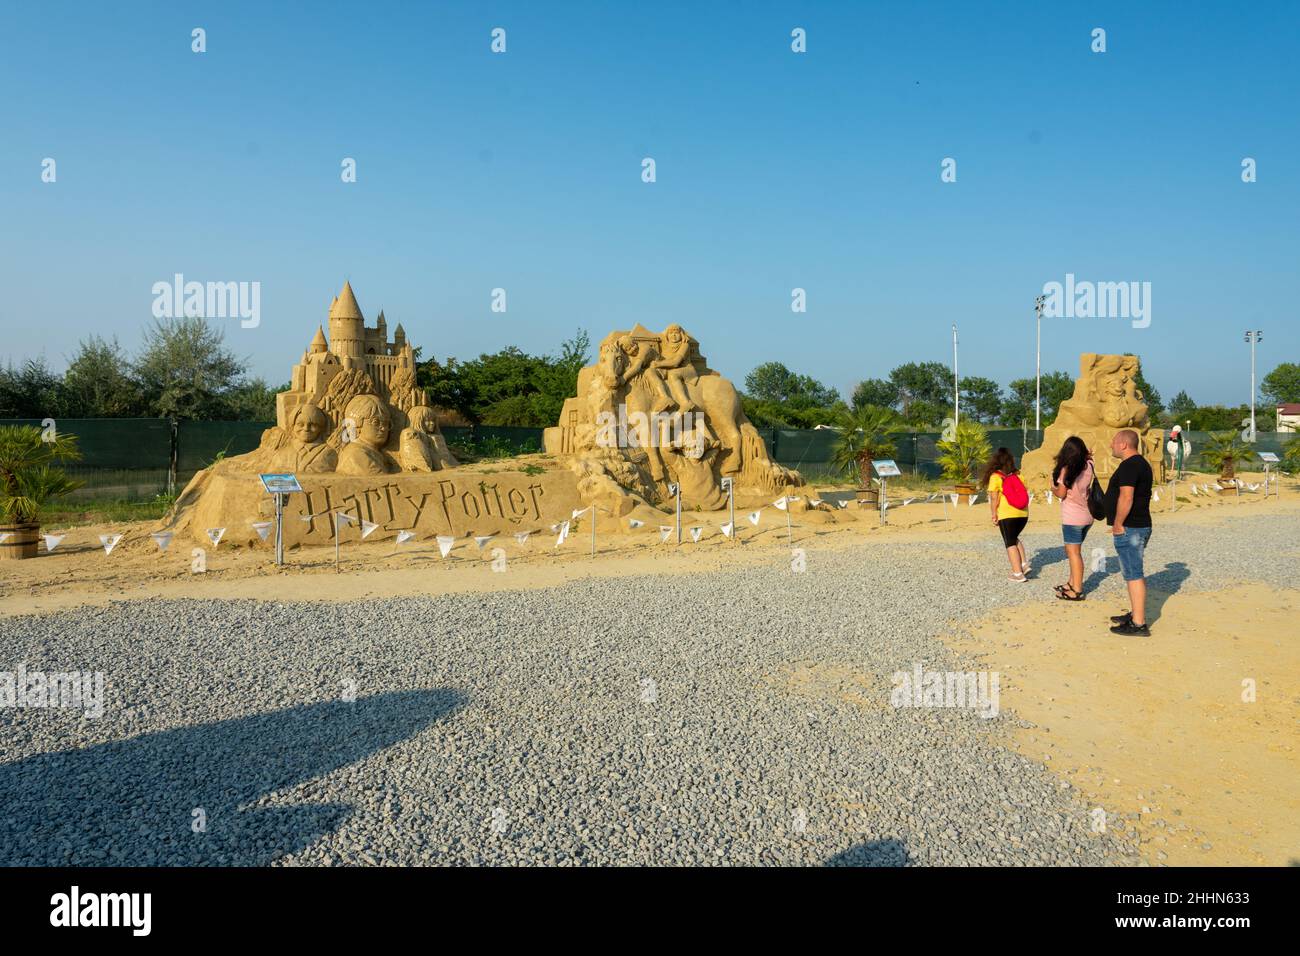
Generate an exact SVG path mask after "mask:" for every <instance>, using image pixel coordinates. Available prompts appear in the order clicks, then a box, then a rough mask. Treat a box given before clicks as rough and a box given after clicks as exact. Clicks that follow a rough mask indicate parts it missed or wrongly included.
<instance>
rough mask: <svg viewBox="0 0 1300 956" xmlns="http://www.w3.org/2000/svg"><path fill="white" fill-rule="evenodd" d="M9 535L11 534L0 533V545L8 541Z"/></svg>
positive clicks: (7, 532) (6, 532)
mask: <svg viewBox="0 0 1300 956" xmlns="http://www.w3.org/2000/svg"><path fill="white" fill-rule="evenodd" d="M10 534H12V532H9V531H0V544H4V543H5V542H6V541H8V540H9V535H10Z"/></svg>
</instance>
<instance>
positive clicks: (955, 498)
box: [948, 495, 958, 504]
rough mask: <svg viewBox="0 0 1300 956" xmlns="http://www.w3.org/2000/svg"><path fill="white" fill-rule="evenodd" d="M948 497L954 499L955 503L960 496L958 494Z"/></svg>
mask: <svg viewBox="0 0 1300 956" xmlns="http://www.w3.org/2000/svg"><path fill="white" fill-rule="evenodd" d="M948 497H949V498H951V499H952V503H953V504H956V503H957V497H958V496H957V495H949V496H948Z"/></svg>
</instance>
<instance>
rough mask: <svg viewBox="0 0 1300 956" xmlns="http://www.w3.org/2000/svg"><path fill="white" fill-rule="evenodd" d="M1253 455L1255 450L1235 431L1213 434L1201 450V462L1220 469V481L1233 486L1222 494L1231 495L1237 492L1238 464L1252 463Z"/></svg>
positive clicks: (1225, 489)
mask: <svg viewBox="0 0 1300 956" xmlns="http://www.w3.org/2000/svg"><path fill="white" fill-rule="evenodd" d="M1253 454H1254V450H1253V449H1252V448H1251V447H1250V445H1248V444H1246V443H1245V442H1243V441H1242V440H1241V438H1240V437H1239V436H1238V435H1237V433H1236V432H1235V431H1226V432H1211V434H1210V437H1209V438H1208V439H1206V442H1205V447H1204V448H1202V449H1201V461H1203V462H1205V463H1206V464H1207V465H1209V466H1210V467H1211V468H1217V469H1219V481H1220V482H1223V483H1225V484H1231V485H1232V486H1233V487H1232V489H1229V488H1224V489H1223V491H1221V492H1220V494H1229V493H1235V490H1236V484H1237V463H1238V462H1246V461H1250V459H1251V457H1252V456H1253Z"/></svg>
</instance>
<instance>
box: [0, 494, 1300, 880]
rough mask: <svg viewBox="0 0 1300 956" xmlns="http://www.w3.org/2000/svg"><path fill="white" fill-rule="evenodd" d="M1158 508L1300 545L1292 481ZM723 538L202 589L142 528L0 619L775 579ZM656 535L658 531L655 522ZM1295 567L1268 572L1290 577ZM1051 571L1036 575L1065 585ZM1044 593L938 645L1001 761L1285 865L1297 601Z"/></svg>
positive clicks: (803, 538)
mask: <svg viewBox="0 0 1300 956" xmlns="http://www.w3.org/2000/svg"><path fill="white" fill-rule="evenodd" d="M1207 480H1208V479H1207ZM1249 480H1252V481H1254V480H1257V479H1256V478H1253V477H1252V478H1250V479H1249ZM1180 491H1182V489H1181V488H1180ZM900 497H901V496H900ZM1170 504H1171V502H1170V500H1169V496H1168V495H1167V494H1164V495H1163V496H1162V500H1161V502H1160V503H1159V504H1156V505H1153V511H1154V512H1155V514H1156V521H1157V524H1163V523H1166V522H1169V523H1215V522H1222V521H1225V520H1230V519H1231V518H1232V517H1233V516H1234V515H1244V514H1253V515H1261V514H1268V515H1276V517H1277V520H1279V521H1285V522H1294V523H1296V525H1297V527H1298V528H1300V487H1298V486H1297V485H1296V484H1295V483H1294V482H1289V481H1287V482H1284V483H1283V487H1282V494H1281V497H1280V498H1269V499H1265V498H1263V497H1262V495H1261V494H1259V493H1254V494H1245V495H1242V496H1241V497H1240V498H1238V497H1235V496H1229V497H1224V496H1217V495H1216V496H1213V497H1209V496H1196V497H1191V496H1186V497H1185V492H1183V493H1182V494H1180V501H1179V503H1178V505H1177V510H1176V512H1174V513H1171V511H1170ZM1049 507H1050V510H1051V512H1052V513H1051V514H1050V515H1049V514H1047V513H1046V512H1047V511H1048V508H1049ZM1058 508H1059V506H1054V507H1051V506H1044V505H1043V504H1041V503H1039V504H1036V505H1035V507H1034V509H1033V512H1032V518H1031V530H1039V531H1041V530H1043V529H1044V526H1045V525H1046V526H1048V527H1051V526H1055V525H1056V523H1057V521H1058V516H1057V513H1056V512H1057V510H1058ZM725 520H726V517H725V515H723V516H719V515H715V514H704V515H695V514H688V515H686V516H684V520H683V526H684V527H685V528H689V527H691V526H701V527H703V528H704V531H703V533H702V536H701V540H700V541H699V543H693V542H692V541H691V539H690V535H689V533H688V532H684V535H683V537H684V543H683V544H682V545H680V546H679V545H677V544H676V543H675V540H674V539H672V538H670V540H669V542H668V543H666V544H661V543H660V540H659V534H658V531H657V526H656V525H654V524H653V523H647V524H646V525H645V526H644V527H642V528H639V529H636V530H631V531H630V530H628V528H627V524H626V520H623V521H619V522H616V521H614V520H613V519H607V518H605V519H601V521H600V523H599V524H598V526H597V538H596V547H597V554H596V556H595V557H594V558H593V557H592V556H591V554H590V548H591V537H590V526H589V525H587V524H585V523H584V522H583V521H579V522H578V523H576V525H575V527H574V529H573V531H572V533H571V535H570V537H569V539H568V541H566V542H565V544H563V545H562V546H559V547H556V546H555V535H554V534H553V533H552V532H550V531H547V530H540V531H538V532H537V533H535V534H533V536H532V537H531V539H530V540H529V542H528V543H527V544H525V545H522V546H521V545H519V544H517V543H516V542H515V541H514V540H513V539H511V538H510V537H508V536H506V537H498V538H496V539H494V540H492V541H491V542H489V543H488V544H487V545H486V547H484V548H483V549H482V550H481V551H480V549H479V548H478V547H477V546H476V545H475V544H474V542H473V541H471V540H467V539H462V540H460V541H458V542H457V544H456V546H455V549H454V550H453V552H452V554H451V557H449V558H447V559H443V558H442V557H440V555H439V552H438V549H437V546H436V544H435V543H434V542H433V541H432V540H418V541H413V542H409V543H407V544H405V545H402V546H395V545H394V544H393V542H392V541H391V540H390V541H386V542H379V543H369V542H361V541H359V540H357V533H356V532H355V530H353V531H350V532H348V531H345V540H344V542H343V544H342V549H341V559H340V563H339V566H338V570H337V571H336V568H335V564H334V552H333V549H307V550H301V551H299V550H294V551H291V552H289V554H288V559H287V563H286V564H285V566H283V567H281V568H276V567H275V566H274V564H273V563H272V562H271V555H270V551H269V548H257V549H248V548H231V547H230V546H228V545H222V546H220V547H218V548H215V549H213V548H208V549H207V555H206V561H207V571H206V572H205V573H199V574H196V573H192V572H191V549H192V548H194V547H195V544H194V543H193V542H191V541H189V540H181V539H177V540H176V541H175V542H173V544H172V546H171V548H170V549H169V550H168V551H167V552H159V550H158V549H157V547H156V546H155V545H154V543H153V542H152V541H151V540H150V539H149V537H148V532H149V531H150V530H152V529H153V527H154V526H153V524H151V523H136V524H128V525H119V526H115V527H78V528H72V529H69V530H68V535H67V537H66V539H65V540H64V541H63V543H62V545H61V546H60V547H59V548H58V549H57V550H56V551H55V552H54V553H53V554H46V553H44V550H43V549H42V554H41V555H40V557H39V558H37V559H35V560H28V561H8V562H4V563H3V564H0V617H3V616H7V615H13V614H27V613H46V612H50V611H54V610H57V609H62V608H69V607H77V606H82V605H88V604H92V605H102V604H106V603H108V602H111V601H122V600H147V599H151V598H181V597H196V598H255V599H264V600H321V601H352V600H358V599H363V598H366V597H369V596H400V595H411V594H439V593H449V592H463V591H482V590H503V589H531V588H548V587H554V586H556V585H558V584H561V583H563V582H565V581H568V580H574V579H581V578H588V577H592V576H600V577H618V576H624V575H635V574H641V573H656V574H664V573H681V574H699V573H707V572H708V571H711V570H719V569H724V568H737V567H744V566H745V565H746V564H747V563H758V562H763V563H770V560H771V556H772V554H773V552H774V550H782V549H786V548H788V547H790V543H789V540H788V538H787V530H786V515H785V514H784V513H783V512H781V511H778V510H777V509H775V508H773V507H770V506H769V507H766V508H764V509H763V511H762V516H761V520H760V523H759V524H758V526H754V525H751V524H750V523H749V522H748V521H746V520H745V518H744V516H743V514H741V513H738V515H737V521H738V524H739V525H740V529H741V530H740V540H738V541H733V540H729V539H727V538H726V537H725V536H723V535H722V533H721V532H720V531H719V525H721V524H722V522H723V521H725ZM671 523H672V518H671V516H667V517H665V518H664V519H663V524H671ZM792 523H793V531H792V538H793V546H794V547H796V548H805V549H809V550H812V549H822V548H850V547H861V546H862V545H863V544H864V543H867V544H878V545H880V546H887V545H888V544H889V543H890V542H895V541H945V542H961V541H976V540H979V539H980V538H982V537H987V536H990V535H992V534H994V531H993V529H992V527H991V525H990V517H989V512H988V506H987V504H986V503H985V502H984V501H980V502H979V503H977V504H976V505H974V506H971V507H968V506H966V505H964V504H963V505H960V506H957V507H953V506H952V505H947V506H946V507H945V506H944V505H942V504H940V503H938V502H934V503H922V502H913V503H912V504H910V505H907V506H902V505H901V501H899V502H898V503H897V506H896V507H895V508H893V509H891V510H890V513H889V523H888V524H887V525H886V526H884V527H881V526H880V525H879V519H878V516H877V515H876V513H875V512H874V511H867V510H862V511H859V510H857V509H856V507H855V506H852V505H851V506H850V507H849V508H848V509H845V510H835V511H831V512H820V511H819V512H811V513H804V514H796V515H794V516H793V518H792ZM102 533H121V534H123V535H124V538H123V540H122V542H121V543H120V544H119V545H118V546H117V547H116V548H115V549H114V551H113V552H112V554H109V555H106V554H105V553H104V550H103V548H102V546H101V545H100V543H99V540H98V536H99V535H100V534H102ZM496 548H500V549H501V551H502V553H504V555H505V559H506V560H505V571H504V573H495V572H494V571H493V557H494V555H493V550H494V549H496ZM1297 553H1300V535H1298V536H1297ZM1297 553H1293V554H1290V555H1279V556H1278V560H1279V561H1284V562H1291V563H1292V564H1294V563H1295V559H1296V557H1297ZM1205 557H1206V559H1207V560H1211V559H1212V557H1211V556H1205ZM499 564H500V562H499V561H498V565H499ZM1063 568H1064V565H1058V566H1057V567H1055V568H1053V569H1052V571H1051V573H1053V574H1057V575H1058V576H1061V574H1062V569H1063ZM1042 591H1043V594H1044V597H1043V600H1042V601H1038V602H1033V603H1030V604H1028V605H1025V606H1021V607H1018V608H1016V609H1014V610H1008V611H1005V612H999V613H998V614H996V615H994V617H993V618H991V619H989V620H984V621H970V622H965V621H964V622H960V623H959V624H958V625H957V628H956V630H955V633H954V634H953V635H952V637H951V642H952V644H953V646H954V647H955V648H956V649H958V650H960V651H961V652H963V653H966V654H968V655H970V656H972V657H974V658H976V659H977V660H979V661H980V663H981V665H982V667H984V668H986V669H992V670H997V671H999V673H1001V674H1002V675H1003V679H1002V705H1003V706H1004V707H1006V708H1009V709H1010V710H1012V711H1014V713H1015V714H1016V715H1017V716H1018V717H1020V718H1021V719H1022V720H1023V721H1025V722H1027V724H1028V726H1026V727H1025V728H1024V729H1022V730H1019V731H1016V732H1015V733H1014V734H1013V737H1012V739H1011V740H1010V741H1009V744H1010V745H1011V746H1014V747H1016V748H1018V749H1019V750H1020V751H1021V752H1022V753H1024V754H1025V755H1026V756H1029V757H1031V758H1033V759H1035V760H1039V761H1041V762H1044V763H1045V764H1046V765H1047V766H1048V767H1050V768H1051V769H1052V770H1053V771H1054V772H1056V773H1058V774H1060V775H1061V776H1062V777H1064V778H1067V779H1068V780H1070V782H1071V783H1073V784H1074V785H1075V786H1077V787H1079V788H1080V789H1081V790H1082V791H1083V792H1084V793H1085V794H1086V795H1087V797H1088V799H1089V801H1090V802H1093V803H1094V804H1095V806H1097V807H1099V808H1101V809H1103V810H1104V811H1105V813H1106V820H1107V822H1108V825H1110V826H1121V827H1125V828H1126V829H1132V830H1133V831H1134V833H1135V835H1136V837H1137V839H1138V840H1139V842H1140V844H1141V846H1142V849H1143V854H1144V858H1145V859H1146V860H1147V861H1148V862H1150V863H1151V864H1153V865H1160V864H1167V865H1193V864H1201V865H1216V864H1237V865H1256V864H1264V865H1286V864H1291V863H1295V862H1297V858H1300V797H1297V789H1296V782H1297V781H1298V780H1300V642H1298V641H1297V632H1296V627H1295V623H1296V620H1297V611H1298V610H1300V592H1297V591H1296V590H1287V591H1280V592H1279V591H1273V590H1270V589H1268V588H1266V587H1263V586H1261V585H1251V584H1242V585H1239V586H1232V587H1226V588H1221V589H1219V590H1216V591H1208V592H1189V593H1182V594H1179V596H1178V598H1177V600H1174V601H1169V602H1168V603H1167V604H1166V603H1165V602H1164V600H1163V599H1162V598H1161V597H1160V596H1155V597H1154V599H1153V602H1152V604H1153V607H1152V620H1153V622H1154V623H1156V625H1157V627H1156V629H1155V633H1154V635H1153V637H1152V638H1151V639H1148V640H1134V639H1128V640H1122V641H1121V640H1120V639H1117V638H1115V637H1113V636H1112V635H1111V634H1110V633H1109V632H1108V631H1107V630H1106V626H1105V625H1106V623H1107V621H1106V617H1107V616H1108V615H1109V614H1113V613H1118V612H1119V611H1120V610H1122V609H1123V608H1124V607H1126V606H1127V605H1126V601H1125V598H1124V595H1123V593H1122V590H1121V585H1120V583H1119V582H1118V580H1117V579H1116V578H1114V577H1113V576H1112V577H1111V578H1109V579H1108V581H1107V584H1106V585H1105V586H1104V588H1103V590H1102V591H1101V592H1099V593H1095V594H1093V595H1091V597H1090V599H1089V600H1088V601H1085V602H1080V603H1065V602H1060V601H1056V600H1053V599H1052V598H1051V595H1050V589H1048V588H1046V587H1044V588H1042ZM1117 654H1118V655H1119V657H1118V661H1117ZM1246 681H1253V682H1254V694H1255V699H1254V700H1253V701H1247V700H1245V699H1243V697H1244V696H1245V695H1246V687H1245V685H1244V684H1243V682H1246Z"/></svg>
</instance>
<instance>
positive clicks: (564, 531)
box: [555, 521, 569, 548]
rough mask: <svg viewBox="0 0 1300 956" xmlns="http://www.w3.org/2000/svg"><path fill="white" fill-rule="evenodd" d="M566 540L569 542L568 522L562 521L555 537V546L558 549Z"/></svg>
mask: <svg viewBox="0 0 1300 956" xmlns="http://www.w3.org/2000/svg"><path fill="white" fill-rule="evenodd" d="M567 540H569V522H567V521H564V522H561V524H560V533H559V535H557V536H556V539H555V546H556V547H557V548H558V547H559V546H560V545H562V544H564V542H565V541H567Z"/></svg>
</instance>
